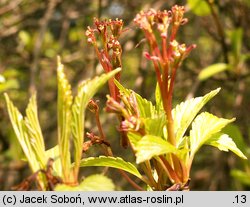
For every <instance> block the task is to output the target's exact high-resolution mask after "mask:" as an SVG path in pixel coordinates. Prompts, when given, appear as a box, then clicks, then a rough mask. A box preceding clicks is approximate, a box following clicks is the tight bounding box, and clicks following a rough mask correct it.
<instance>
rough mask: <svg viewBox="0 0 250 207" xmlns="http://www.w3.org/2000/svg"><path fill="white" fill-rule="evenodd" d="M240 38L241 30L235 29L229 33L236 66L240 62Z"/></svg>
mask: <svg viewBox="0 0 250 207" xmlns="http://www.w3.org/2000/svg"><path fill="white" fill-rule="evenodd" d="M242 37H243V30H242V28H237V29H235V30H233V31H232V32H231V35H230V38H231V45H232V52H233V56H234V59H235V61H236V64H237V63H238V61H239V60H240V55H241V49H242Z"/></svg>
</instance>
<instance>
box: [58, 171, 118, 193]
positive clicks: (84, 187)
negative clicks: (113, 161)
mask: <svg viewBox="0 0 250 207" xmlns="http://www.w3.org/2000/svg"><path fill="white" fill-rule="evenodd" d="M114 190H115V185H114V184H113V182H112V180H111V179H109V178H107V177H106V176H104V175H100V174H96V175H90V176H88V177H87V178H85V179H84V180H83V181H82V182H81V183H80V185H78V186H68V185H65V184H59V185H57V186H56V188H55V191H114Z"/></svg>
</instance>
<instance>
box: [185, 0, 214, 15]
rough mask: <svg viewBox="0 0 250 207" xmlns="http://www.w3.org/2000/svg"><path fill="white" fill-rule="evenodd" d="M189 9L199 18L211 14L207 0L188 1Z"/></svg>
mask: <svg viewBox="0 0 250 207" xmlns="http://www.w3.org/2000/svg"><path fill="white" fill-rule="evenodd" d="M187 2H188V6H189V8H190V9H191V10H192V11H193V12H194V14H196V15H198V16H207V15H209V14H210V13H211V10H210V8H209V6H208V4H207V2H206V0H188V1H187Z"/></svg>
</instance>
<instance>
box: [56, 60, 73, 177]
mask: <svg viewBox="0 0 250 207" xmlns="http://www.w3.org/2000/svg"><path fill="white" fill-rule="evenodd" d="M57 79H58V81H57V82H58V96H57V120H58V145H59V151H60V156H61V161H62V171H63V174H64V179H65V180H66V181H68V182H69V181H70V151H69V144H70V133H71V132H70V123H71V104H72V99H73V97H72V91H71V86H70V84H69V82H68V80H67V79H66V77H65V74H64V71H63V65H62V64H61V61H60V59H59V58H58V68H57Z"/></svg>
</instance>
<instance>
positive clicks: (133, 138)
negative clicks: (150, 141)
mask: <svg viewBox="0 0 250 207" xmlns="http://www.w3.org/2000/svg"><path fill="white" fill-rule="evenodd" d="M128 138H129V141H130V143H131V145H132V148H133V149H136V146H137V143H138V142H139V141H140V140H141V139H142V136H141V135H140V134H138V133H136V132H128Z"/></svg>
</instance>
